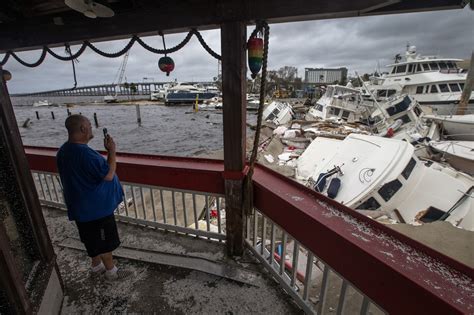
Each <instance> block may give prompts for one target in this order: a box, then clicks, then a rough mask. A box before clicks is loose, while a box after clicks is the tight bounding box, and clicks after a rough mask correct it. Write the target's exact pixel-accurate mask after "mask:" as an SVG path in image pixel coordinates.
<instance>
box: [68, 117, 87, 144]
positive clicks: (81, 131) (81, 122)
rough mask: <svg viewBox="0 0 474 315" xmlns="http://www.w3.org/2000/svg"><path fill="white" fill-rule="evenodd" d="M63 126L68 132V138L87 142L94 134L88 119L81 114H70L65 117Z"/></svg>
mask: <svg viewBox="0 0 474 315" xmlns="http://www.w3.org/2000/svg"><path fill="white" fill-rule="evenodd" d="M65 126H66V129H67V132H68V134H69V140H72V141H74V142H83V143H87V142H89V140H90V139H92V138H93V137H94V136H93V135H92V127H91V123H90V121H89V119H87V118H86V117H84V116H82V115H71V116H69V117H68V118H67V119H66V122H65Z"/></svg>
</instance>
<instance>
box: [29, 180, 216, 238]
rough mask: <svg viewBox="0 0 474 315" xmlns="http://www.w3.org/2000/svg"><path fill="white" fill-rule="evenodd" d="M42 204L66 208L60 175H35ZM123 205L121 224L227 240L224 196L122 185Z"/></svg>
mask: <svg viewBox="0 0 474 315" xmlns="http://www.w3.org/2000/svg"><path fill="white" fill-rule="evenodd" d="M32 175H33V179H34V182H35V185H36V189H37V191H38V196H39V199H40V202H41V204H43V205H47V206H52V207H56V208H60V209H66V204H65V202H64V196H63V191H62V185H61V181H60V180H59V175H58V174H55V173H48V172H38V171H34V172H32ZM122 186H123V190H124V202H123V203H121V204H120V205H119V207H118V208H117V210H116V214H115V215H116V217H117V219H118V220H119V221H123V222H129V223H135V224H141V225H146V226H151V227H155V228H158V229H162V230H166V231H175V232H179V233H184V234H189V235H196V236H202V237H207V238H209V239H215V240H224V239H225V208H224V207H225V199H224V197H223V196H222V195H215V194H206V193H202V192H195V191H185V190H176V189H170V188H165V187H157V186H149V185H142V184H136V183H125V182H122Z"/></svg>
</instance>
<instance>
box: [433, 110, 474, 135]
mask: <svg viewBox="0 0 474 315" xmlns="http://www.w3.org/2000/svg"><path fill="white" fill-rule="evenodd" d="M424 119H425V120H427V121H434V122H436V123H438V124H440V125H441V128H442V129H443V130H444V131H445V135H444V137H445V138H447V139H449V140H465V141H474V114H468V115H425V117H424Z"/></svg>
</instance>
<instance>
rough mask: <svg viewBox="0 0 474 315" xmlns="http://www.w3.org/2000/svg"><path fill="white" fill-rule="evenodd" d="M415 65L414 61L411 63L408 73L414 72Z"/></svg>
mask: <svg viewBox="0 0 474 315" xmlns="http://www.w3.org/2000/svg"><path fill="white" fill-rule="evenodd" d="M413 66H414V65H413V64H412V63H410V64H409V65H408V73H412V72H413V68H414V67H413Z"/></svg>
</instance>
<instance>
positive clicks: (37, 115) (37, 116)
mask: <svg viewBox="0 0 474 315" xmlns="http://www.w3.org/2000/svg"><path fill="white" fill-rule="evenodd" d="M35 113H36V119H38V120H39V119H40V116H39V113H38V111H35Z"/></svg>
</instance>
